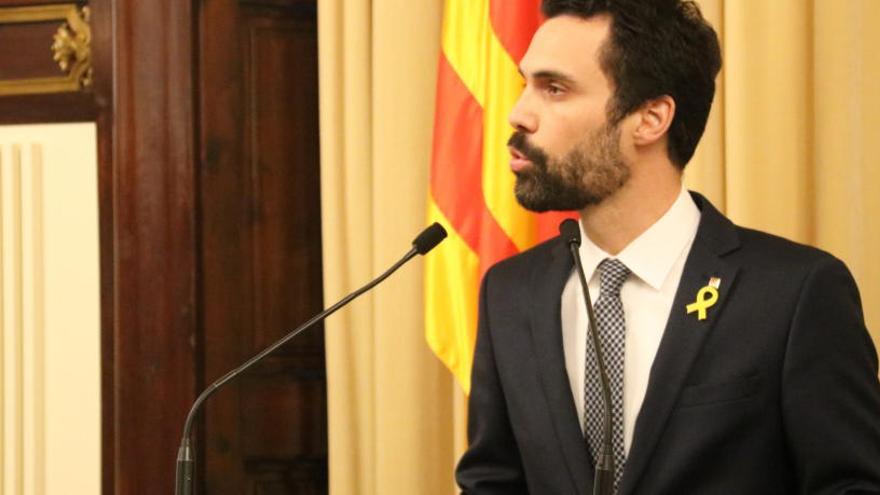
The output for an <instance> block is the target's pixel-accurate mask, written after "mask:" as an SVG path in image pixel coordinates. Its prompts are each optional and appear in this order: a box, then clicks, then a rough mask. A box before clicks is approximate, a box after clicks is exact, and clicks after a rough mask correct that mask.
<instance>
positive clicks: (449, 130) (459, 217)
mask: <svg viewBox="0 0 880 495" xmlns="http://www.w3.org/2000/svg"><path fill="white" fill-rule="evenodd" d="M540 21H541V18H540V0H446V5H445V9H444V13H443V40H442V52H441V54H440V67H439V71H438V75H437V103H436V105H437V107H436V113H435V117H434V153H433V161H432V166H431V191H430V202H429V205H428V217H429V222H435V221H436V222H440V223H441V224H443V226H444V227H446V230H447V231H448V232H449V239H448V240H447V241H446V242H445V243H443V244H441V245H440V246H439V247H438V250H437V251H436V252H435V253H434V254H433V256H429V257H427V258H426V260H425V261H426V268H425V270H426V276H425V278H426V290H425V298H426V300H425V319H426V322H425V328H426V338H427V340H428V344H429V345H430V346H431V349H433V351H434V352H435V353H436V354H437V356H438V357H439V358H440V359H441V360H442V361H443V362H444V363H445V364H446V366H447V367H449V369H450V371H452V373H453V374H454V375H455V377H456V378H457V380H458V382H459V383H460V384H461V386H462V388H463V389H464V391H465V392H466V393H469V392H470V373H471V360H472V358H473V352H474V340H475V337H476V330H477V292H478V290H479V280H480V277H482V275H483V274H484V273H485V272H486V270H487V269H488V268H489V267H490V266H492V264H494V263H496V262H497V261H500V260H502V259H504V258H506V257H508V256H511V255H513V254H516V253H517V252H519V251H522V250H524V249H527V248H529V247H531V246H533V245H534V244H536V243H537V242H540V241H541V240H544V239H546V238H548V237H551V236H553V235H556V233H557V226H558V224H559V221H560V220H561V219H562V218H563V216H565V215H562V214H544V215H535V214H532V213H529V212H527V211H526V210H524V209H523V208H522V207H521V206H519V204H518V203H517V202H516V199H515V197H514V195H513V187H514V182H515V177H514V175H513V173H512V172H511V171H510V167H509V161H510V158H509V154H508V151H507V139H508V138H509V137H510V133H511V131H512V128H511V127H510V125H509V124H508V122H507V115H508V113H509V112H510V110H511V108H512V107H513V105H514V103H515V102H516V99H517V97H518V96H519V93H520V91H521V90H522V87H523V82H522V77H521V76H520V75H519V72H518V70H517V66H518V65H519V61H520V59H521V58H522V56H523V55H524V54H525V52H526V49H527V48H528V45H529V42H530V41H531V39H532V35H533V34H534V32H535V30H536V29H537V27H538V25H539V23H540ZM568 216H570V215H568Z"/></svg>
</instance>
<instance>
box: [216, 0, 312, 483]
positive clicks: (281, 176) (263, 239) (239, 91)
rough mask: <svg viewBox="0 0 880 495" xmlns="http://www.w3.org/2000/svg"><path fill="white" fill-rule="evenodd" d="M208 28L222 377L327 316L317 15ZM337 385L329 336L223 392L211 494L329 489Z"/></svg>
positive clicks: (268, 16) (231, 2)
mask: <svg viewBox="0 0 880 495" xmlns="http://www.w3.org/2000/svg"><path fill="white" fill-rule="evenodd" d="M200 26H201V35H200V47H201V50H202V51H201V59H200V63H201V79H200V84H201V109H202V115H201V121H202V128H201V144H200V150H201V158H202V160H203V173H202V176H201V186H202V191H203V193H202V196H201V200H202V207H201V209H202V212H203V217H202V242H203V249H204V256H203V259H202V262H203V265H202V271H201V272H202V274H203V308H204V310H203V311H204V342H205V378H206V380H208V381H210V380H213V379H214V378H216V377H218V376H220V375H222V374H223V373H225V372H226V371H227V370H228V369H230V368H231V367H233V366H235V365H237V364H238V363H240V362H241V361H243V360H244V359H247V358H248V357H250V356H251V355H253V354H255V353H256V352H258V351H259V350H260V349H261V348H263V347H265V346H266V345H268V344H269V343H271V342H272V341H274V340H275V339H277V338H279V337H281V336H282V335H284V333H286V332H287V331H289V330H291V329H292V328H293V327H294V326H296V325H298V324H299V323H301V322H303V321H305V320H306V319H307V318H308V317H310V316H311V315H312V314H314V313H316V312H318V311H320V310H321V307H322V288H321V244H320V200H319V193H320V183H319V176H318V170H319V162H318V120H317V119H318V117H317V115H318V114H317V35H316V15H315V5H314V2H313V1H312V2H304V1H287V2H282V1H277V2H265V1H264V2H238V1H235V0H222V1H215V2H208V3H206V4H204V9H203V10H202V12H201V20H200ZM209 27H210V29H209ZM230 33H236V34H235V35H234V36H233V35H230ZM325 386H326V385H325V373H324V347H323V334H322V332H321V330H320V329H319V328H316V329H313V330H312V331H310V332H309V333H307V334H304V335H302V336H300V337H299V338H298V339H297V340H296V341H294V342H292V343H291V344H289V345H288V346H287V347H285V348H284V349H282V350H281V351H280V353H279V355H277V356H274V357H271V358H269V359H268V361H267V362H266V363H265V364H264V365H263V366H260V367H259V368H258V369H257V370H255V371H254V372H252V373H250V374H248V375H246V376H244V377H242V378H241V380H240V382H239V383H236V384H232V386H231V387H230V390H226V391H223V392H221V393H220V394H218V396H217V397H215V398H214V399H213V402H212V403H210V404H208V406H207V413H206V428H205V430H206V431H205V437H204V442H205V451H206V454H205V456H206V467H205V492H206V493H211V494H215V493H219V494H224V493H229V494H239V493H265V494H272V493H303V494H310V493H327V465H326V394H325Z"/></svg>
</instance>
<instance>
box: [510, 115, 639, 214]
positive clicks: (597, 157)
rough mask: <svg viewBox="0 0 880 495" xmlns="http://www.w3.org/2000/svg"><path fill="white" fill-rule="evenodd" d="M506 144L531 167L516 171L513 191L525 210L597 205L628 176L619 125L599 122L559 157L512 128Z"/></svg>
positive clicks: (539, 210)
mask: <svg viewBox="0 0 880 495" xmlns="http://www.w3.org/2000/svg"><path fill="white" fill-rule="evenodd" d="M507 143H508V145H510V146H512V147H513V148H515V149H516V150H517V151H519V152H520V153H522V154H523V155H524V156H525V157H526V158H527V159H528V160H529V161H530V162H532V165H533V166H531V167H528V168H526V169H524V170H520V171H519V172H516V187H515V189H514V192H515V194H516V199H517V201H519V204H521V205H522V206H523V208H525V209H527V210H531V211H534V212H545V211H550V210H559V211H566V210H582V209H584V208H585V207H587V206H591V205H597V204H599V203H601V202H602V201H603V200H604V199H605V198H607V197H609V196H611V195H612V194H614V193H615V192H616V191H617V190H618V189H620V188H621V187H622V186H623V185H624V184H625V183H626V181H627V180H628V179H629V176H630V169H629V166H628V165H627V164H626V163H625V161H624V159H623V155H622V154H621V152H620V126H619V125H614V126H611V125H603V126H602V127H601V128H599V129H596V130H595V131H594V132H592V133H591V134H590V135H589V137H588V138H587V139H586V140H585V141H583V142H581V143H579V144H578V145H577V146H576V147H575V149H574V150H572V151H571V152H570V153H568V154H567V155H565V156H563V157H562V158H560V159H551V158H549V157H548V156H547V153H546V152H545V151H544V150H542V149H540V148H538V147H535V146H532V145H531V144H530V143H529V142H528V140H527V138H526V135H525V134H524V133H522V132H520V131H516V132H514V133H513V135H512V136H510V140H509V141H508V142H507Z"/></svg>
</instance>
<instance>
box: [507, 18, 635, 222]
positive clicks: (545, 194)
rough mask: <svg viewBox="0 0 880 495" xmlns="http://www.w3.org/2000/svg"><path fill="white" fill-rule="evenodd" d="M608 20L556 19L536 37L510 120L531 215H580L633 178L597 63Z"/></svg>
mask: <svg viewBox="0 0 880 495" xmlns="http://www.w3.org/2000/svg"><path fill="white" fill-rule="evenodd" d="M609 26H610V18H608V17H606V16H597V17H593V18H590V19H586V20H585V19H580V18H576V17H571V16H559V17H554V18H552V19H550V20H548V21H547V22H545V23H544V24H543V25H542V26H541V27H540V29H538V31H537V32H536V33H535V36H534V38H533V39H532V43H531V45H530V46H529V49H528V52H526V55H525V57H523V59H522V63H521V64H520V70H521V71H522V74H523V76H524V77H525V81H526V87H525V89H524V90H523V93H522V95H521V96H520V98H519V100H518V101H517V103H516V105H515V106H514V108H513V110H512V111H511V114H510V123H511V124H512V125H513V126H514V127H515V128H516V131H515V132H514V134H513V135H512V136H511V138H510V141H509V142H508V146H509V148H510V152H511V156H512V159H511V162H510V166H511V169H512V170H513V172H514V173H515V174H516V189H515V193H516V197H517V200H518V201H519V202H520V203H521V204H522V205H523V206H524V207H525V208H527V209H529V210H532V211H547V210H580V209H583V208H584V207H586V206H589V205H594V204H598V203H600V202H601V201H602V200H604V199H605V198H607V197H609V196H611V195H612V194H614V192H616V191H617V190H618V189H620V187H621V186H623V184H624V183H625V182H626V181H627V179H628V178H629V167H628V165H627V164H626V162H625V160H624V157H623V154H622V152H621V148H620V138H621V130H620V126H619V125H609V123H608V122H607V119H606V108H607V106H608V102H609V100H610V99H611V98H612V96H613V88H612V86H611V84H610V83H609V81H608V79H607V78H606V77H605V74H604V73H603V72H602V69H601V67H600V64H599V53H600V49H601V47H602V44H603V43H604V42H605V40H606V38H607V36H608V31H609Z"/></svg>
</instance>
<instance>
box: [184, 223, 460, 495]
mask: <svg viewBox="0 0 880 495" xmlns="http://www.w3.org/2000/svg"><path fill="white" fill-rule="evenodd" d="M445 238H446V229H444V228H443V227H442V226H441V225H440V224H439V223H436V222H435V223H433V224H432V225H431V226H429V227H428V228H426V229H425V230H423V231H422V232H421V233H420V234H419V235H418V236H417V237H416V238H415V239H414V240H413V242H412V248H411V249H410V250H409V251H408V252H407V253H406V254H405V255H403V257H402V258H400V260H398V261H397V262H396V263H394V265H392V266H391V268H389V269H388V270H386V271H385V272H384V273H382V274H381V275H379V276H378V277H376V278H374V279H373V280H371V281H370V282H369V283H367V284H366V285H364V286H363V287H361V288H360V289H358V290H356V291H354V292H352V293H351V294H349V295H347V296H345V297H343V298H342V299H341V300H339V302H337V303H336V304H334V305H333V306H330V307H329V308H327V309H325V310H324V311H322V312H320V313H318V314H317V315H315V316H313V317H312V318H311V319H310V320H308V321H307V322H305V323H303V324H302V325H300V326H299V327H297V328H296V329H294V330H293V331H291V332H290V333H288V334H287V335H285V336H284V337H282V338H281V339H279V340H278V341H276V342H275V343H273V344H272V345H270V346H269V347H266V348H265V349H263V350H262V351H260V352H259V353H258V354H257V355H256V356H254V357H252V358H250V359H248V360H247V361H246V362H245V363H244V364H242V365H241V366H239V367H237V368H235V369H234V370H232V371H230V372H229V373H226V374H225V375H223V376H222V377H220V378H219V379H218V380H217V381H215V382H214V383H212V384H211V385H210V386H209V387H208V388H206V389H205V390H204V391H203V392H202V393H201V394H200V395H199V396H198V398H196V400H195V402H193V405H192V407H191V408H190V410H189V414H188V415H187V417H186V423H185V424H184V427H183V438H182V439H181V442H180V449H179V450H178V453H177V471H176V477H175V491H174V493H175V494H176V495H191V494H192V481H193V471H194V469H193V468H194V465H195V449H194V448H193V447H192V443H191V439H190V432H191V431H192V423H193V420H194V419H195V416H196V413H197V412H198V411H199V409H200V408H201V406H202V404H203V403H204V402H205V401H206V400H207V399H208V397H210V396H211V395H213V394H214V392H216V391H217V390H218V389H219V388H221V387H222V386H223V385H226V384H227V383H229V382H230V381H231V380H232V379H234V378H235V377H237V376H238V375H240V374H241V373H242V372H244V371H245V370H247V369H248V368H250V367H251V366H253V365H255V364H257V363H258V362H259V361H260V360H262V359H263V358H265V357H266V356H268V355H269V354H272V353H273V352H275V351H276V350H277V349H278V348H280V347H281V346H283V345H284V344H286V343H288V342H290V341H291V340H292V339H293V338H294V337H296V336H297V335H299V334H300V333H302V332H304V331H305V330H308V329H309V328H311V327H312V326H314V325H315V324H316V323H318V322H320V321H322V320H324V319H325V318H327V317H328V316H330V315H331V314H333V313H335V312H336V311H337V310H338V309H340V308H342V307H343V306H345V305H346V304H348V303H349V302H351V301H352V300H354V299H355V298H357V297H358V296H360V295H361V294H363V293H364V292H367V291H368V290H370V289H372V288H373V287H375V286H376V285H378V284H379V283H381V282H382V281H383V280H385V279H386V278H388V277H389V276H390V275H391V274H392V273H394V272H396V271H397V269H398V268H400V267H401V266H403V265H404V264H405V263H406V262H408V261H409V260H411V259H412V258H413V257H415V256H416V255H418V254H421V255H424V254H426V253H427V252H428V251H430V250H432V249H434V247H435V246H437V244H439V243H440V241H442V240H443V239H445Z"/></svg>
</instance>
